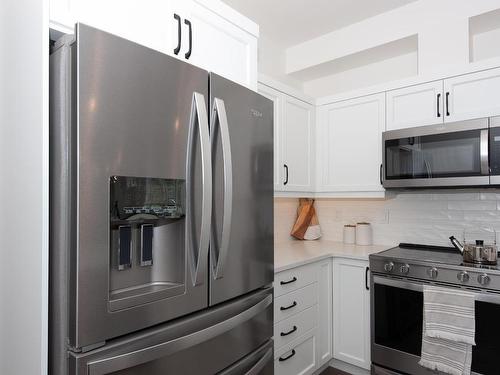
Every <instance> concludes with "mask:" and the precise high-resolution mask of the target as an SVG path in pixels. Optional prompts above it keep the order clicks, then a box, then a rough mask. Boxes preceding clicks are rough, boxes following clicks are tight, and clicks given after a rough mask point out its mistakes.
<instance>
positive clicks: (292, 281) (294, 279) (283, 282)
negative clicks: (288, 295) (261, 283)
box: [280, 276, 297, 285]
mask: <svg viewBox="0 0 500 375" xmlns="http://www.w3.org/2000/svg"><path fill="white" fill-rule="evenodd" d="M296 281H297V278H296V277H295V276H294V277H293V278H292V279H291V280H288V281H280V284H281V285H286V284H291V283H294V282H296Z"/></svg>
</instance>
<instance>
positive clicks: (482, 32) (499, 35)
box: [469, 9, 500, 62]
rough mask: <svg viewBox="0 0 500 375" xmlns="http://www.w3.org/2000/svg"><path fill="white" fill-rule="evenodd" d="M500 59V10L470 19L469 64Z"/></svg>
mask: <svg viewBox="0 0 500 375" xmlns="http://www.w3.org/2000/svg"><path fill="white" fill-rule="evenodd" d="M499 57H500V9H496V10H493V11H491V12H486V13H482V14H479V15H477V16H474V17H470V18H469V62H477V61H482V60H487V59H491V58H499Z"/></svg>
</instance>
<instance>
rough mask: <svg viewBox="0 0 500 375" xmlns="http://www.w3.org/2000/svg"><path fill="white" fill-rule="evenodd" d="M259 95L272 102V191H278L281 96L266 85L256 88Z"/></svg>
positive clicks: (279, 176)
mask: <svg viewBox="0 0 500 375" xmlns="http://www.w3.org/2000/svg"><path fill="white" fill-rule="evenodd" d="M258 90H259V94H261V95H264V96H265V97H266V98H268V99H270V100H272V101H273V109H274V118H273V119H274V139H273V141H274V190H275V191H278V190H280V186H281V183H282V181H283V180H282V174H281V172H282V171H283V168H281V167H280V166H281V165H282V164H283V163H282V162H281V159H280V156H281V150H280V142H279V141H280V139H281V126H282V109H283V95H284V94H282V93H281V92H279V91H278V90H275V89H273V88H271V87H269V86H267V85H263V84H261V83H259V86H258Z"/></svg>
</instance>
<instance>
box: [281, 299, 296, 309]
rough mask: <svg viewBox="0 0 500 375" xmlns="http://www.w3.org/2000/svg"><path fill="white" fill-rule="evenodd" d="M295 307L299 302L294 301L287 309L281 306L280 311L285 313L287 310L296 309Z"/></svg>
mask: <svg viewBox="0 0 500 375" xmlns="http://www.w3.org/2000/svg"><path fill="white" fill-rule="evenodd" d="M295 306H297V301H293V303H292V304H291V305H290V306H287V307H283V306H281V307H280V310H281V311H285V310H288V309H291V308H292V307H295Z"/></svg>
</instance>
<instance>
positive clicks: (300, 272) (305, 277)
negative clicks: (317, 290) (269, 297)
mask: <svg viewBox="0 0 500 375" xmlns="http://www.w3.org/2000/svg"><path fill="white" fill-rule="evenodd" d="M317 270H318V265H317V264H309V265H307V266H303V267H296V268H292V269H290V270H286V271H283V272H280V273H277V274H276V275H275V276H274V295H275V296H276V297H279V296H281V295H283V294H285V293H289V292H293V291H294V290H297V289H300V288H302V287H304V286H306V285H309V284H312V283H314V282H315V281H318V272H317Z"/></svg>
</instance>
